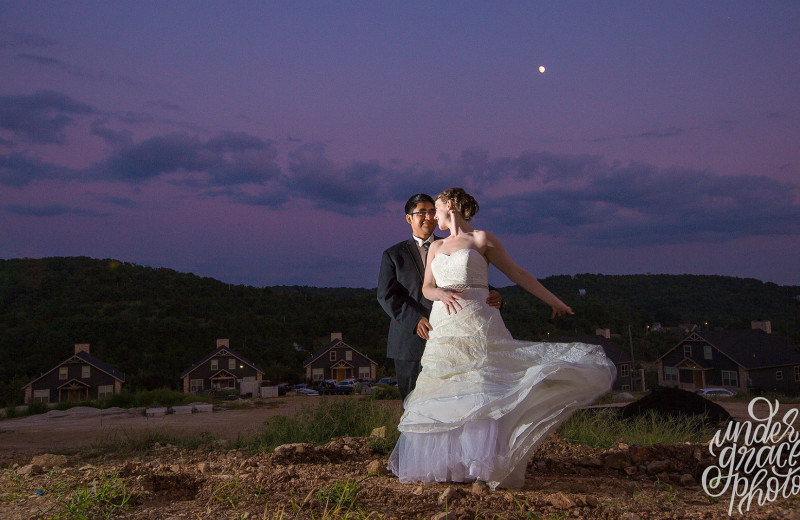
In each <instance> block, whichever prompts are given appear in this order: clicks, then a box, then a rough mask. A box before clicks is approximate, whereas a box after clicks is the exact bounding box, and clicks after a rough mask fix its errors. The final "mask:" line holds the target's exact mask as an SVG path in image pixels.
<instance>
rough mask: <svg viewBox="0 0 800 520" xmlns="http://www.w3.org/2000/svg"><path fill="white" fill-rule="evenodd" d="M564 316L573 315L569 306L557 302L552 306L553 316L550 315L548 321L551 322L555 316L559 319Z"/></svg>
mask: <svg viewBox="0 0 800 520" xmlns="http://www.w3.org/2000/svg"><path fill="white" fill-rule="evenodd" d="M565 314H575V313H574V312H572V309H570V307H569V305H567V304H566V303H564V302H558V303H557V304H555V305H553V314H551V315H550V319H551V320H552V319H553V318H555V317H556V316H558V317H561V316H564V315H565Z"/></svg>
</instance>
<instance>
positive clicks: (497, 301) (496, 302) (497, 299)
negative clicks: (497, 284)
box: [486, 289, 503, 309]
mask: <svg viewBox="0 0 800 520" xmlns="http://www.w3.org/2000/svg"><path fill="white" fill-rule="evenodd" d="M486 304H487V305H488V306H490V307H494V308H495V309H499V308H500V307H501V306H502V305H503V297H502V296H500V293H499V292H497V291H495V290H494V289H492V290H491V291H489V297H488V298H486Z"/></svg>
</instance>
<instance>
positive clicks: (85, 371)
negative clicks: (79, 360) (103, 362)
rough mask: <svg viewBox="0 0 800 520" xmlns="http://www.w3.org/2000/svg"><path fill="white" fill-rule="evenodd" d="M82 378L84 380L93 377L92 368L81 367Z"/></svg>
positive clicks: (87, 366)
mask: <svg viewBox="0 0 800 520" xmlns="http://www.w3.org/2000/svg"><path fill="white" fill-rule="evenodd" d="M81 377H82V378H84V379H85V378H87V377H92V367H90V366H89V365H83V366H82V367H81Z"/></svg>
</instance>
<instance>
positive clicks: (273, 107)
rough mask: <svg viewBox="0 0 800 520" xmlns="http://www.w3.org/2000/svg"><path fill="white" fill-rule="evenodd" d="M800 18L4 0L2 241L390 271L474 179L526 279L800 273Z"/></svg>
mask: <svg viewBox="0 0 800 520" xmlns="http://www.w3.org/2000/svg"><path fill="white" fill-rule="evenodd" d="M798 27H800V4H798V3H797V2H796V1H770V2H756V1H750V2H737V1H727V0H726V1H705V2H696V1H668V2H641V1H605V2H602V1H601V2H597V1H594V0H592V1H585V2H583V1H582V2H578V1H566V2H544V1H542V2H532V1H524V2H503V1H500V2H467V1H463V2H429V1H423V2H413V1H409V2H383V1H375V2H348V1H346V2H339V1H330V2H316V1H302V2H290V1H286V2H260V1H258V2H257V1H248V2H244V1H233V2H207V1H204V2H188V1H175V2H155V1H141V0H139V1H114V2H86V1H74V2H39V1H24V2H18V1H2V0H0V258H18V257H30V258H40V257H46V256H78V255H83V256H90V257H95V258H115V259H119V260H123V261H128V262H133V263H137V264H143V265H148V266H153V267H168V268H172V269H176V270H179V271H183V272H192V273H195V274H197V275H201V276H210V277H213V278H216V279H219V280H222V281H225V282H230V283H244V284H250V285H256V286H264V285H295V284H296V285H314V286H350V287H375V285H376V283H377V277H378V267H379V263H380V257H381V252H382V250H383V249H385V248H386V247H388V246H390V245H392V244H393V243H395V242H398V241H400V240H403V239H406V238H408V237H409V236H410V227H409V226H408V224H406V222H405V220H404V217H403V204H404V202H405V200H406V199H407V198H408V197H409V196H410V195H411V194H413V193H416V192H427V193H431V194H433V195H435V194H436V193H438V192H440V191H442V190H443V189H445V188H448V187H451V186H462V187H464V188H465V189H467V190H468V191H470V192H471V193H473V194H474V195H475V197H476V198H477V199H478V202H479V203H480V205H481V210H480V212H479V214H478V216H477V217H476V219H475V226H476V227H478V228H483V229H488V230H491V231H493V232H494V233H495V234H496V235H498V236H499V237H500V238H501V240H503V243H504V244H505V245H506V248H507V249H508V250H509V252H510V253H511V254H512V257H513V258H514V259H515V260H517V262H518V263H519V264H520V265H522V266H523V267H525V268H527V269H528V270H530V271H531V272H532V273H533V274H534V275H535V276H537V277H546V276H549V275H554V274H578V273H603V274H636V273H673V274H680V273H690V274H720V275H731V276H739V277H752V278H757V279H760V280H763V281H770V282H775V283H779V284H792V285H800V268H798V265H800V260H798V259H799V258H800V87H799V86H798V85H800V31H798V29H797V28H798ZM540 66H543V67H545V71H544V72H543V73H542V72H540V71H539V67H540ZM443 235H446V233H444V234H443ZM492 281H493V283H495V284H496V285H499V286H503V285H508V284H509V283H510V282H508V280H507V279H505V278H504V277H502V276H501V275H499V274H497V273H494V274H493V275H492Z"/></svg>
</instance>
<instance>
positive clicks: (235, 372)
mask: <svg viewBox="0 0 800 520" xmlns="http://www.w3.org/2000/svg"><path fill="white" fill-rule="evenodd" d="M263 378H264V371H263V370H262V369H261V367H259V366H258V365H256V364H255V363H253V362H252V361H250V360H249V359H247V358H246V357H244V356H242V355H241V354H239V353H238V352H236V351H235V350H233V349H231V348H230V341H229V340H228V339H218V340H217V348H215V349H214V350H212V351H211V352H209V353H208V354H207V355H206V356H205V357H204V358H203V359H201V360H200V361H198V362H196V363H194V364H193V365H192V366H190V367H189V368H187V369H186V370H184V371H183V373H182V374H181V379H182V380H183V392H184V393H186V394H189V393H195V392H201V391H203V390H209V389H215V390H223V389H226V388H236V387H237V386H236V384H237V383H241V382H243V381H261V380H262V379H263Z"/></svg>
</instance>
